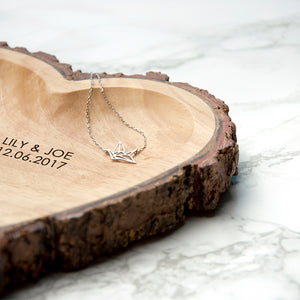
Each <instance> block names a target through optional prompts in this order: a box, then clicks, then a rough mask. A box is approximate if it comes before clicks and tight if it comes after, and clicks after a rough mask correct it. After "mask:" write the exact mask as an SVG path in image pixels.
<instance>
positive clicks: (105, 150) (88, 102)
mask: <svg viewBox="0 0 300 300" xmlns="http://www.w3.org/2000/svg"><path fill="white" fill-rule="evenodd" d="M96 76H97V79H98V81H99V84H100V87H101V93H102V95H103V98H104V99H105V102H106V103H107V105H108V106H109V108H110V109H111V110H112V111H113V112H114V113H115V114H116V115H117V117H118V118H119V119H120V121H121V122H122V123H123V124H124V125H126V126H127V127H128V128H130V129H132V130H134V131H136V132H138V133H139V134H140V135H142V136H143V138H144V145H143V147H141V148H137V149H135V150H133V151H131V152H128V153H126V152H124V153H123V152H122V154H125V155H127V154H129V153H130V154H131V155H132V156H134V155H137V154H138V153H140V152H142V151H143V150H144V149H145V148H146V147H147V137H146V135H145V133H144V132H143V131H142V130H141V129H139V128H136V127H134V126H132V125H130V124H129V123H128V122H127V121H125V120H124V118H123V117H122V116H121V115H120V113H119V112H118V111H117V110H116V109H115V108H114V106H113V105H112V104H111V103H110V101H109V100H108V99H107V97H106V95H105V93H104V88H103V84H102V80H101V77H100V75H99V74H98V73H96ZM90 79H91V87H90V90H89V95H88V99H87V102H86V124H87V128H88V133H89V136H90V137H91V139H92V140H93V142H94V143H95V144H96V145H97V146H98V147H99V148H100V149H101V150H102V151H103V152H105V153H108V154H109V153H110V152H112V151H111V150H110V149H105V148H103V147H102V146H101V145H100V144H99V143H98V142H97V140H96V139H95V137H94V136H93V134H92V130H91V123H90V116H89V105H90V102H91V97H92V91H93V87H94V81H93V73H92V72H91V77H90ZM119 143H121V142H119ZM124 151H125V150H124ZM111 158H112V157H111ZM112 159H118V160H125V159H123V158H121V159H120V158H112ZM126 161H128V160H127V159H126Z"/></svg>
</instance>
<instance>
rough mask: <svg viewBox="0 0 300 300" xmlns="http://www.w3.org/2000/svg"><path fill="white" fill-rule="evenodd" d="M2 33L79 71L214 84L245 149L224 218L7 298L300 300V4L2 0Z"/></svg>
mask: <svg viewBox="0 0 300 300" xmlns="http://www.w3.org/2000/svg"><path fill="white" fill-rule="evenodd" d="M0 39H1V40H4V41H8V43H9V44H10V45H11V46H24V47H27V48H28V49H29V50H30V51H38V50H42V51H46V52H49V53H52V54H55V55H56V56H57V57H58V58H59V59H60V60H61V61H63V62H67V63H71V64H72V65H73V68H74V69H75V70H76V69H82V70H83V71H86V72H89V71H106V72H108V73H111V72H123V73H127V74H132V73H145V72H146V71H149V70H154V71H161V72H165V73H167V74H169V76H170V77H171V81H183V82H189V83H190V84H192V85H195V86H198V87H201V88H205V89H208V90H209V91H210V92H211V93H213V94H214V95H216V96H217V97H218V98H221V99H222V100H225V102H226V103H227V104H228V105H229V107H230V115H231V117H232V119H233V120H234V122H235V123H236V125H237V134H238V140H239V146H240V164H239V170H240V173H239V176H238V177H237V178H235V184H233V185H232V186H231V188H230V190H229V191H228V192H227V193H226V195H225V196H224V202H223V205H222V206H221V207H220V209H219V210H218V211H217V214H216V216H214V217H212V218H207V217H190V218H189V219H187V221H186V224H185V225H184V226H183V227H181V228H180V229H178V230H177V231H175V232H173V233H172V234H169V235H167V236H165V237H163V238H158V239H151V240H149V241H146V242H143V243H138V244H137V245H135V246H134V247H131V248H130V249H129V250H128V251H126V252H124V253H123V254H120V255H117V256H114V257H112V258H111V259H109V260H106V261H105V262H103V263H101V264H98V265H95V266H92V267H90V268H87V269H85V270H82V271H79V272H75V273H69V274H54V275H51V276H48V277H47V278H44V279H42V280H40V281H39V282H38V283H37V284H35V285H31V286H29V287H27V288H24V289H22V290H18V291H16V292H14V293H12V294H10V295H8V296H6V297H5V299H6V300H17V299H31V300H37V299H47V300H52V299H55V300H60V299H64V300H68V299H72V300H76V299H82V298H83V297H84V299H85V300H88V299H111V300H113V299H123V300H125V299H264V300H268V299H285V300H286V299H300V218H299V212H300V196H299V186H298V184H299V179H300V178H299V177H300V176H299V167H300V155H299V154H300V126H299V125H300V1H295V0H274V1H273V0H272V1H271V0H265V1H263V0H245V1H238V0H231V1H229V0H228V1H222V0H213V1H203V0H202V1H196V0H194V1H158V0H155V1H138V0H134V1H121V0H119V1H77V0H72V1H66V0H55V1H4V0H0Z"/></svg>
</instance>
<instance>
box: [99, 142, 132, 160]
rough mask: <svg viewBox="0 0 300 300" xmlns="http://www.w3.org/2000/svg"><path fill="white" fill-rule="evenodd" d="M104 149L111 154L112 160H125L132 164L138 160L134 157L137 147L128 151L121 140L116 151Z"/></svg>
mask: <svg viewBox="0 0 300 300" xmlns="http://www.w3.org/2000/svg"><path fill="white" fill-rule="evenodd" d="M104 151H106V153H108V154H109V156H110V158H111V159H112V160H115V161H125V162H128V163H132V164H135V163H136V161H135V160H134V159H133V156H134V155H135V154H136V151H137V149H134V150H132V151H129V152H126V151H125V147H124V145H123V143H122V142H121V141H120V142H119V143H118V144H117V145H116V147H115V149H114V151H112V150H110V149H104Z"/></svg>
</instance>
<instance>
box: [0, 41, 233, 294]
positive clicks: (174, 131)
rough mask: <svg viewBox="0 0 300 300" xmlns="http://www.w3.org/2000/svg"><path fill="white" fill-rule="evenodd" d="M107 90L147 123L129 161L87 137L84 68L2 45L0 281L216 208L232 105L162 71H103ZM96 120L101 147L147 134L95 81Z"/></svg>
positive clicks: (228, 152) (96, 253) (78, 259)
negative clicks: (170, 78) (110, 105)
mask: <svg viewBox="0 0 300 300" xmlns="http://www.w3.org/2000/svg"><path fill="white" fill-rule="evenodd" d="M102 77H103V85H104V87H105V92H106V94H107V97H108V98H109V99H110V100H111V102H112V103H113V105H114V106H115V107H116V108H117V109H118V111H120V113H121V114H122V115H123V116H124V118H125V119H126V120H127V121H128V122H129V123H130V124H133V125H134V126H136V127H138V128H141V129H143V131H145V133H146V135H147V138H148V147H147V148H146V149H145V150H144V151H143V152H142V153H141V154H139V155H138V156H136V157H135V158H136V161H137V164H136V165H133V164H126V163H114V162H112V161H111V160H110V159H109V157H108V156H106V155H105V154H104V153H103V152H101V151H99V149H98V148H97V147H96V146H95V144H94V143H93V142H92V141H91V139H90V137H89V135H88V132H87V127H86V119H85V109H86V100H87V96H88V90H89V87H90V81H89V80H87V78H89V74H84V73H81V72H80V71H77V72H73V71H72V68H71V67H70V66H69V65H66V64H61V63H59V62H58V60H57V59H56V58H55V57H53V56H51V55H48V54H45V53H41V52H38V53H33V54H32V53H29V52H28V51H27V50H26V49H24V48H15V49H12V48H9V47H8V45H7V44H6V43H1V44H0V105H1V110H0V167H1V180H0V189H1V194H0V213H1V220H0V279H1V280H0V290H1V291H3V290H4V289H6V288H7V289H8V288H9V287H12V286H14V285H15V284H18V283H20V282H24V281H28V280H30V279H32V278H37V277H39V276H41V275H42V274H43V273H46V272H49V271H50V270H57V269H64V270H70V269H75V268H81V267H84V266H86V265H88V264H89V263H91V262H93V261H95V260H96V259H97V258H99V257H100V256H101V255H103V254H108V253H111V252H113V251H115V250H118V249H121V248H124V247H126V246H127V245H128V244H129V243H130V242H132V241H135V240H139V239H142V238H145V237H148V236H151V235H155V234H158V233H162V232H165V231H167V230H170V229H173V228H176V227H177V226H178V225H179V224H181V223H182V222H183V220H184V218H185V215H186V213H187V212H188V211H191V210H195V211H206V210H213V209H215V208H216V206H217V204H218V202H219V199H220V194H221V193H223V192H224V191H225V190H226V189H227V188H228V186H229V184H230V178H231V176H232V175H234V174H235V173H236V171H237V162H238V146H237V143H236V136H235V126H234V124H233V123H232V122H231V119H230V118H229V116H228V107H227V106H226V105H225V104H224V102H222V101H220V100H218V99H216V98H214V97H213V96H212V95H210V94H208V93H207V92H206V91H204V90H200V89H198V88H195V87H192V86H190V85H188V84H186V83H170V82H169V81H168V77H167V76H166V75H163V74H160V73H153V72H149V73H147V75H146V76H142V75H133V76H125V75H123V74H114V75H107V74H105V73H104V74H102ZM90 110H91V120H92V129H93V133H94V135H95V137H96V139H97V140H98V141H99V143H100V144H102V145H103V147H105V148H113V147H114V145H115V144H116V143H117V142H118V141H119V139H120V137H121V139H122V141H123V142H124V143H125V147H126V148H128V149H129V150H130V149H134V148H136V147H141V146H142V145H143V139H142V137H141V136H140V135H138V134H137V133H135V132H133V131H131V130H130V129H128V128H127V127H125V126H124V125H122V124H121V123H120V121H119V120H118V119H117V118H116V116H115V115H114V114H113V113H112V111H111V110H110V109H109V108H108V106H107V104H106V103H105V101H104V99H103V97H102V96H101V93H100V89H99V86H98V85H96V81H95V88H94V92H93V95H92V102H91V106H90Z"/></svg>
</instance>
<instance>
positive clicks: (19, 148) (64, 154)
mask: <svg viewBox="0 0 300 300" xmlns="http://www.w3.org/2000/svg"><path fill="white" fill-rule="evenodd" d="M73 155H74V152H70V151H65V150H62V149H55V148H54V147H51V148H50V149H49V148H48V150H47V151H41V149H40V145H39V144H30V143H29V142H27V141H23V140H18V139H15V138H10V137H5V138H4V139H3V140H2V144H0V156H4V157H9V158H13V159H17V160H19V161H23V162H27V163H32V164H37V165H41V166H49V167H50V168H55V169H60V168H62V167H64V166H66V165H67V164H68V162H69V161H70V160H71V158H72V157H73Z"/></svg>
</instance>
